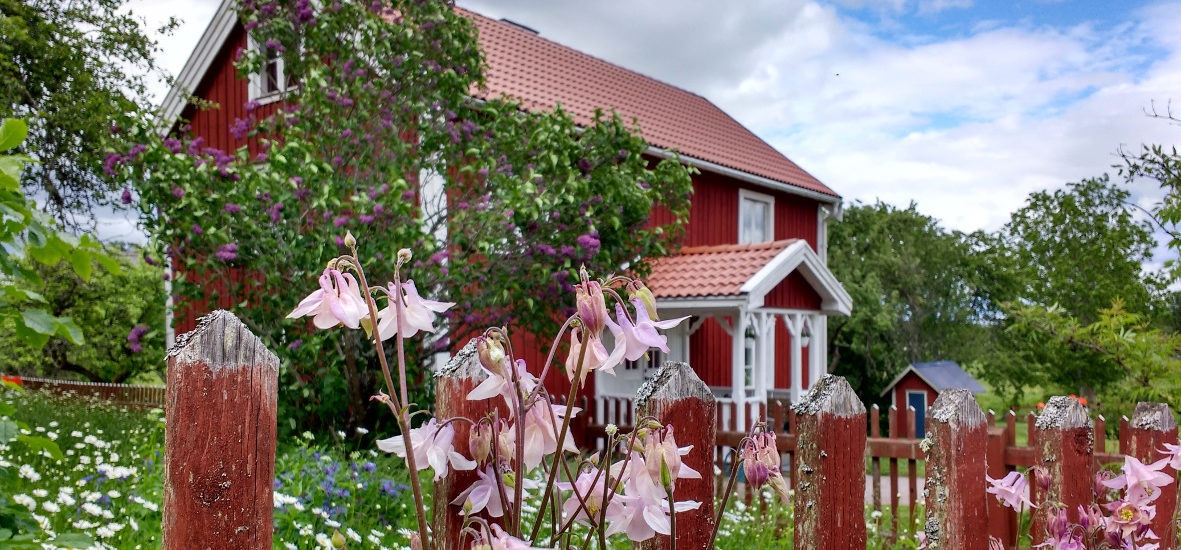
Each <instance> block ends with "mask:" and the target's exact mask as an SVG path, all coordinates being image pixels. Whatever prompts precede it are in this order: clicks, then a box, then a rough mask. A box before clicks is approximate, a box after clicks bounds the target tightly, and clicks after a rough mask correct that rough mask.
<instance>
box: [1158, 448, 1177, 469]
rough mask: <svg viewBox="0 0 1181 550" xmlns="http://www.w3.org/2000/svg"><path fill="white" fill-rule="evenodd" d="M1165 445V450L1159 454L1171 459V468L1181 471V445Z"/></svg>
mask: <svg viewBox="0 0 1181 550" xmlns="http://www.w3.org/2000/svg"><path fill="white" fill-rule="evenodd" d="M1164 445H1165V448H1164V449H1161V450H1158V451H1157V452H1159V453H1160V454H1163V455H1165V456H1167V457H1168V458H1169V467H1170V468H1172V469H1174V470H1179V471H1181V445H1170V444H1168V443H1165V444H1164Z"/></svg>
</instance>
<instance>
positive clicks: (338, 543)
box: [332, 531, 348, 548]
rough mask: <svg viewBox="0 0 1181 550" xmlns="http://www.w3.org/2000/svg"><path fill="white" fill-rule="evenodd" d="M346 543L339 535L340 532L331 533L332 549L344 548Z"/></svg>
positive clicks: (342, 536)
mask: <svg viewBox="0 0 1181 550" xmlns="http://www.w3.org/2000/svg"><path fill="white" fill-rule="evenodd" d="M346 542H348V541H347V540H345V538H344V535H342V534H340V531H332V547H333V548H344V545H345V543H346Z"/></svg>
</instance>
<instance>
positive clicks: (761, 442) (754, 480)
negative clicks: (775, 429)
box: [742, 432, 791, 503]
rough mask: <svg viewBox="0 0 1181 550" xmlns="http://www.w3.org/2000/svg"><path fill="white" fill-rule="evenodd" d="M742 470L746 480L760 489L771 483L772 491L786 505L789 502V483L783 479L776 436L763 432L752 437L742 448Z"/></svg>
mask: <svg viewBox="0 0 1181 550" xmlns="http://www.w3.org/2000/svg"><path fill="white" fill-rule="evenodd" d="M742 468H743V471H744V473H745V474H746V480H747V481H748V482H750V483H751V485H753V486H754V488H756V489H758V488H759V487H762V486H763V484H764V483H770V484H771V489H773V490H774V491H775V494H777V495H779V499H780V500H781V501H783V502H784V503H787V502H789V500H788V499H789V498H790V497H791V495H789V494H788V492H789V490H790V488H789V487H788V486H787V481H786V480H784V479H783V472H782V471H781V469H780V462H779V449H778V446H777V444H776V441H775V434H774V433H772V432H762V433H759V434H756V435H752V436H750V439H749V440H748V441H747V442H746V445H745V446H743V448H742Z"/></svg>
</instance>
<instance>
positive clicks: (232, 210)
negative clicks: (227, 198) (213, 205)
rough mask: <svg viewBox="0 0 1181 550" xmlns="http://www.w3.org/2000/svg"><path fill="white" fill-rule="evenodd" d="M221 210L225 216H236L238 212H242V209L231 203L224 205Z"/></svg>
mask: <svg viewBox="0 0 1181 550" xmlns="http://www.w3.org/2000/svg"><path fill="white" fill-rule="evenodd" d="M222 210H224V211H225V213H226V214H237V213H238V212H241V211H242V207H241V206H238V205H237V204H234V203H232V202H228V203H226V206H225V208H223V209H222Z"/></svg>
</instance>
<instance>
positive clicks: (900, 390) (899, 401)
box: [891, 372, 938, 410]
mask: <svg viewBox="0 0 1181 550" xmlns="http://www.w3.org/2000/svg"><path fill="white" fill-rule="evenodd" d="M907 390H913V391H925V392H927V408H928V409H930V408H931V405H934V404H935V397H936V396H937V395H938V393H936V392H935V388H932V387H931V385H930V384H928V383H926V382H924V381H923V379H922V378H919V376H918V375H917V374H915V373H913V372H911V373H907V375H906V376H903V377H902V380H899V381H898V383H897V384H895V385H894V389H893V390H891V391H892V392H893V394H894V401H893V404H894V405H895V406H897V407H898V409H899V410H906V392H907Z"/></svg>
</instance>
